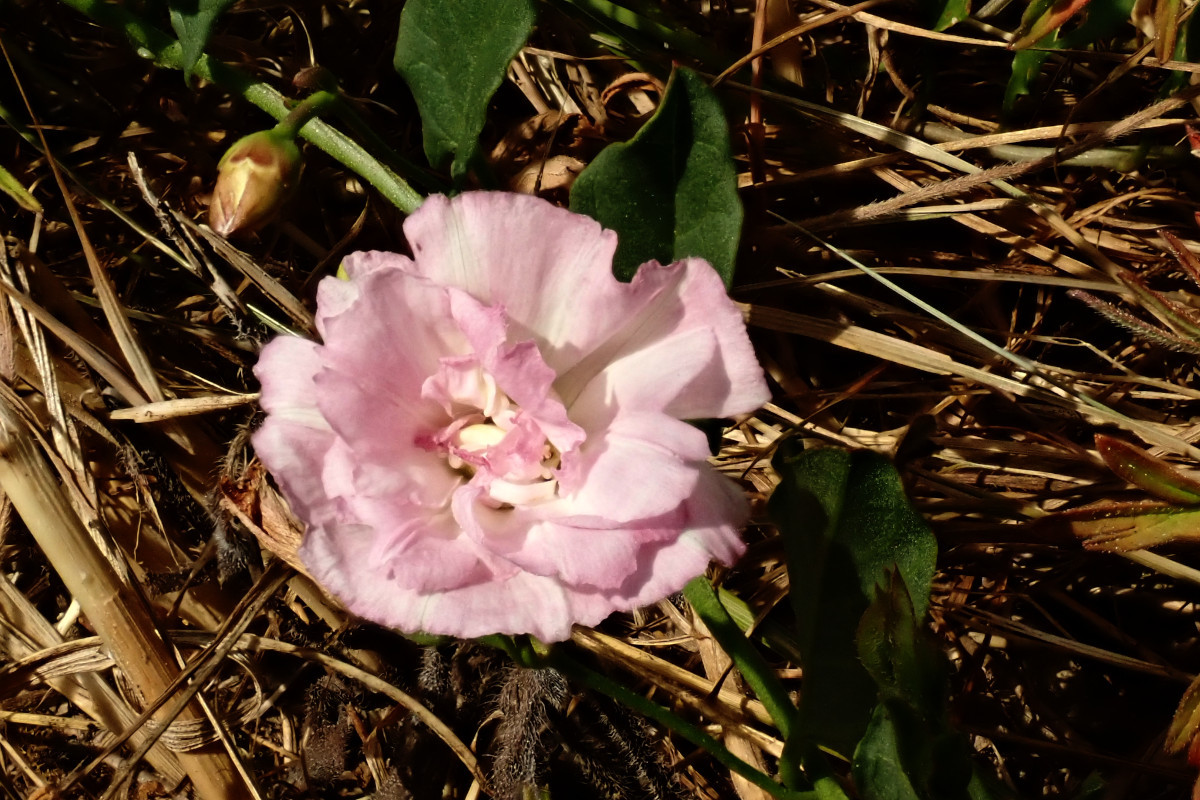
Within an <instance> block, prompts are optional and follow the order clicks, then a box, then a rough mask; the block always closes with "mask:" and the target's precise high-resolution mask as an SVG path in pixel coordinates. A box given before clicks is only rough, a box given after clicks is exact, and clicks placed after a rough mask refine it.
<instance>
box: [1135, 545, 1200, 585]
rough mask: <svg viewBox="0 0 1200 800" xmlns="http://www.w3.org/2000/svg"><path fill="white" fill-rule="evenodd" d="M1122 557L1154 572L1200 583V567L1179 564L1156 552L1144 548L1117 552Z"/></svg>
mask: <svg viewBox="0 0 1200 800" xmlns="http://www.w3.org/2000/svg"><path fill="white" fill-rule="evenodd" d="M1119 555H1121V556H1123V557H1124V558H1127V559H1129V560H1130V561H1132V562H1134V563H1135V564H1141V565H1142V566H1143V567H1149V568H1150V569H1152V570H1154V571H1155V572H1160V573H1162V574H1163V575H1167V576H1169V577H1172V578H1177V579H1178V580H1182V581H1187V582H1188V583H1194V584H1196V585H1200V569H1195V568H1194V567H1189V566H1187V565H1186V564H1180V563H1179V562H1178V561H1176V560H1174V559H1171V558H1167V557H1166V556H1160V555H1159V554H1158V553H1151V552H1148V551H1146V550H1138V551H1135V552H1133V553H1119Z"/></svg>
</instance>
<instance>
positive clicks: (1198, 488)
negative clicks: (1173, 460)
mask: <svg viewBox="0 0 1200 800" xmlns="http://www.w3.org/2000/svg"><path fill="white" fill-rule="evenodd" d="M1096 449H1097V450H1098V451H1099V452H1100V457H1101V458H1102V459H1104V463H1105V465H1107V466H1108V468H1109V469H1111V470H1112V471H1113V473H1114V474H1116V475H1117V477H1119V478H1121V479H1122V480H1125V481H1128V482H1129V483H1132V484H1133V485H1134V486H1137V487H1139V488H1141V489H1145V490H1146V491H1147V492H1150V494H1152V495H1154V496H1155V497H1159V498H1161V499H1163V500H1166V501H1167V502H1168V503H1178V504H1180V505H1194V504H1197V503H1200V481H1197V480H1196V479H1195V478H1192V477H1189V476H1187V475H1184V474H1183V473H1182V472H1180V471H1179V470H1177V469H1176V468H1175V467H1173V466H1171V465H1170V464H1168V463H1167V462H1166V461H1163V460H1162V459H1161V458H1156V457H1154V456H1152V455H1150V454H1149V453H1147V452H1146V451H1145V450H1142V449H1141V448H1140V447H1134V446H1133V445H1131V444H1129V443H1128V442H1124V441H1122V440H1120V439H1114V438H1113V437H1111V436H1105V435H1104V434H1097V435H1096Z"/></svg>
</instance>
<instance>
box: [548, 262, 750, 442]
mask: <svg viewBox="0 0 1200 800" xmlns="http://www.w3.org/2000/svg"><path fill="white" fill-rule="evenodd" d="M630 288H631V291H634V292H640V293H642V294H644V295H645V296H646V297H645V303H644V305H643V306H642V307H641V308H640V309H639V311H638V315H637V317H636V318H635V320H634V321H633V322H631V323H628V324H626V326H625V327H624V328H623V329H622V330H620V331H618V332H616V333H614V334H613V335H612V336H611V337H610V338H609V339H608V340H607V341H606V342H605V343H604V344H603V346H601V347H600V348H598V349H597V350H596V351H594V352H593V353H591V354H590V355H589V356H588V357H587V358H586V359H584V360H583V361H582V362H580V363H579V364H577V365H576V366H574V367H572V368H571V369H570V370H569V371H568V372H567V373H565V374H560V376H559V379H558V381H557V383H556V384H555V388H557V389H558V391H559V393H560V394H561V395H562V397H563V398H564V401H565V402H566V403H567V407H568V408H569V409H571V410H572V412H573V411H574V407H575V403H576V402H579V401H581V400H582V401H583V402H585V403H590V404H593V405H594V404H595V403H596V402H597V401H596V399H595V398H594V397H593V398H590V399H589V398H585V397H584V395H585V394H587V393H596V392H599V393H602V394H603V395H604V397H605V398H606V399H605V402H606V403H608V404H610V405H620V404H622V403H623V402H624V401H625V398H626V397H628V398H629V402H633V403H650V404H652V407H653V408H656V409H659V410H662V411H664V412H666V413H667V414H670V415H671V416H673V417H678V418H680V419H705V418H710V417H716V418H720V417H729V416H733V415H736V414H745V413H749V412H751V411H754V410H755V409H757V408H759V407H760V406H761V405H762V404H763V403H765V402H766V401H767V400H768V399H769V398H770V392H769V390H768V389H767V384H766V381H765V380H764V378H763V373H762V368H761V367H760V366H759V365H758V361H757V359H755V357H754V348H753V347H752V346H751V344H750V338H749V336H748V335H747V334H746V325H745V322H744V321H743V320H742V315H741V312H740V311H739V310H738V308H737V306H735V305H734V304H733V302H732V301H730V299H729V297H728V295H726V293H725V286H724V284H722V283H721V279H720V277H719V276H718V275H717V273H716V272H715V271H714V270H713V269H712V267H711V266H709V265H708V262H706V261H703V260H702V259H698V258H689V259H685V260H684V261H681V262H679V263H677V264H672V265H670V266H666V267H664V266H661V265H659V264H657V263H655V262H650V263H648V264H645V265H643V266H642V267H641V269H639V270H638V273H637V275H636V276H634V279H633V282H632V283H631V284H630ZM708 337H711V341H712V344H706V343H705V342H706V340H707V339H708ZM710 348H711V349H710ZM701 354H710V358H709V361H708V363H707V364H705V365H703V366H701V365H700V364H698V363H697V361H698V359H699V358H700V356H701ZM656 373H661V374H662V375H665V376H668V380H667V381H666V382H665V384H664V385H663V387H662V392H661V393H659V394H658V395H657V396H656V393H655V392H654V391H653V390H654V389H657V388H658V384H657V382H654V383H650V384H647V378H648V377H649V376H651V375H654V374H656Z"/></svg>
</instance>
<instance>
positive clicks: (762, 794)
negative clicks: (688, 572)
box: [692, 611, 771, 800]
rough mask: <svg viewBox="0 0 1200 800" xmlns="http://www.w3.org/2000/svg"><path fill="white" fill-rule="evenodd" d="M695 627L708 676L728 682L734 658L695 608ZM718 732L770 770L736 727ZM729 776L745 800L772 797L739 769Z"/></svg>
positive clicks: (744, 755) (759, 767)
mask: <svg viewBox="0 0 1200 800" xmlns="http://www.w3.org/2000/svg"><path fill="white" fill-rule="evenodd" d="M692 629H693V631H694V632H695V633H694V635H695V639H696V642H697V644H698V645H699V646H700V662H701V664H702V665H703V666H704V674H705V676H707V678H708V679H709V680H710V681H712V682H713V683H714V685H716V686H721V687H722V688H724V687H726V686H728V685H729V682H730V679H731V678H732V677H733V676H732V674H731V672H730V671H731V670H732V669H733V659H731V658H730V657H729V655H728V654H727V653H726V652H725V651H724V650H722V649H721V646H720V645H719V644H718V643H717V640H716V639H715V638H713V635H712V634H711V633H710V632H709V630H708V628H707V627H706V626H705V624H704V620H702V619H701V618H700V616H699V615H698V614H696V613H695V612H694V611H693V613H692ZM733 691H736V690H733ZM739 694H742V695H743V696H744V695H745V692H739ZM717 735H718V736H719V737H720V739H721V742H722V744H724V745H725V747H726V748H727V749H728V750H729V752H731V753H733V754H734V755H735V756H737V757H738V758H740V759H742V760H743V761H745V762H746V763H747V764H749V765H750V766H752V767H754V768H755V769H757V770H758V771H759V772H767V763H766V761H764V760H763V757H762V753H761V752H760V751H759V748H758V747H756V746H755V745H754V744H752V743H751V742H750V741H749V740H747V739H746V737H745V736H743V735H742V734H741V733H740V732H739V731H738V730H737V728H736V727H735V728H731V729H728V730H723V731H721V732H719V733H718V734H717ZM729 780H730V782H732V783H733V788H734V791H736V792H737V794H738V797H740V798H742V800H768V798H770V797H771V795H770V794H768V793H767V792H766V790H764V789H761V788H759V787H758V786H755V785H754V784H753V783H751V782H750V781H748V780H746V779H745V778H743V777H742V776H741V775H738V774H737V773H736V772H730V773H729Z"/></svg>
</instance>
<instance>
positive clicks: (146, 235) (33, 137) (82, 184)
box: [0, 103, 188, 269]
mask: <svg viewBox="0 0 1200 800" xmlns="http://www.w3.org/2000/svg"><path fill="white" fill-rule="evenodd" d="M0 120H3V121H4V123H5V124H6V125H8V127H10V128H12V129H13V131H15V132H16V133H17V135H18V136H20V137H21V138H22V139H24V140H25V141H26V142H28V143H29V144H30V145H31V146H33V147H34V148H35V149H36V150H37V151H38V152H40V153H42V154H43V155H45V153H44V152H43V150H42V143H41V141H40V140H39V139H38V137H37V134H35V133H34V132H33V131H31V130H29V128H28V127H27V126H26V125H23V124H22V123H21V122H20V121H19V120H17V119H16V118H15V117H14V116H13V115H12V113H11V112H10V111H9V110H8V108H7V107H5V105H4V104H3V103H0ZM58 167H59V169H61V170H62V171H63V173H64V174H65V175H66V176H67V177H68V178H70V179H71V180H72V181H73V182H74V183H75V185H76V186H77V187H79V189H80V190H81V191H83V192H84V193H86V194H88V195H90V196H91V197H93V198H95V200H96V202H97V203H99V204H100V206H101V207H102V208H103V209H104V210H105V211H108V212H109V213H110V214H112V215H113V216H115V217H116V218H117V219H119V220H121V222H122V223H124V224H125V226H126V227H128V228H129V229H130V230H132V231H133V232H134V233H136V234H137V235H138V236H140V237H142V238H143V239H145V240H146V241H147V242H148V243H149V244H150V245H151V246H152V247H154V248H155V249H157V250H159V251H160V252H161V253H162V254H163V255H165V256H167V257H168V258H170V259H171V260H172V261H174V262H176V263H177V264H179V266H181V267H184V268H185V269H186V268H187V267H188V263H187V260H186V259H185V258H184V257H183V256H181V255H180V254H179V253H177V252H175V250H174V248H172V247H170V246H169V245H167V243H166V242H164V241H163V240H161V239H159V238H157V237H156V236H155V235H154V234H152V233H150V231H148V230H146V229H145V228H143V227H142V226H141V225H139V224H138V222H137V220H135V219H134V218H133V217H131V216H129V215H128V214H127V213H125V211H123V210H122V209H120V208H118V207H117V206H116V205H114V204H113V203H112V201H110V200H108V199H107V198H105V197H104V196H102V195H101V194H99V193H98V192H96V191H95V190H94V189H93V188H92V187H91V186H90V185H89V184H88V182H87V181H85V180H84V179H83V178H81V177H80V176H79V173H77V172H75V171H74V170H73V169H71V168H70V167H68V166H67V165H66V164H62V163H60V164H59V165H58Z"/></svg>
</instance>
